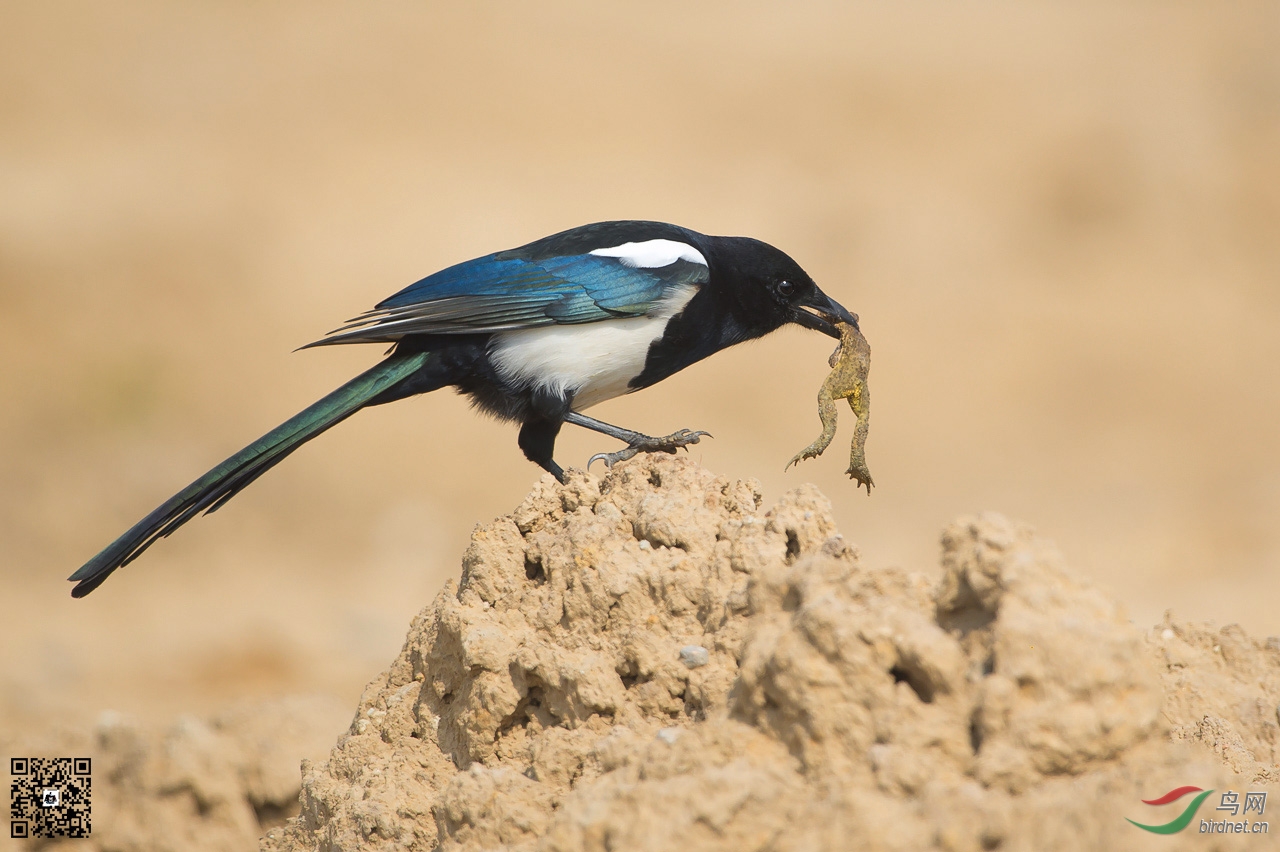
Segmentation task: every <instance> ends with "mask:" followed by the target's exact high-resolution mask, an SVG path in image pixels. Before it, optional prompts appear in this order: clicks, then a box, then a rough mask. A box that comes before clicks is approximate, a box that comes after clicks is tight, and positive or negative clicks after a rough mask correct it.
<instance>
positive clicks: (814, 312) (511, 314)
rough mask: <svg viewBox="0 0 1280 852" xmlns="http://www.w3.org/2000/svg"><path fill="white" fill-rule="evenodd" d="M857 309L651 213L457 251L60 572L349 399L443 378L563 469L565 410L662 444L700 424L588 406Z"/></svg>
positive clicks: (159, 529) (151, 536)
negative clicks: (332, 386)
mask: <svg viewBox="0 0 1280 852" xmlns="http://www.w3.org/2000/svg"><path fill="white" fill-rule="evenodd" d="M836 322H845V323H848V324H850V325H853V326H857V324H858V318H857V316H856V315H854V314H851V313H850V312H849V311H847V310H845V309H844V308H843V307H841V306H840V305H839V304H838V303H836V302H835V301H834V300H832V299H831V298H829V297H828V296H827V295H826V294H824V293H823V292H822V291H821V290H819V289H818V286H817V285H816V284H814V282H813V279H812V278H810V277H809V276H808V274H806V273H805V271H804V270H803V269H801V268H800V266H799V264H797V263H796V262H795V261H794V260H792V259H791V258H790V257H788V256H787V255H786V254H784V253H783V252H781V251H779V250H778V249H776V248H774V247H773V246H771V245H769V244H767V243H763V242H761V241H759V240H754V239H750V238H748V237H712V236H707V235H705V234H700V233H698V232H696V231H691V230H689V229H688V228H681V227H679V226H677V225H668V224H665V223H662V222H645V221H618V222H598V223H596V224H591V225H583V226H581V227H578V228H572V229H570V230H568V231H563V232H561V233H558V234H553V235H551V236H549V237H545V238H543V239H540V240H536V241H534V242H532V243H529V244H528V245H525V246H521V247H520V248H515V249H510V250H507V251H500V252H497V253H496V254H490V255H485V256H484V257H479V258H476V259H474V260H469V261H466V262H464V263H459V264H457V265H455V266H451V267H449V268H447V269H444V270H441V271H440V272H437V273H435V274H434V275H429V276H427V277H426V278H423V279H422V280H421V281H418V282H417V283H415V284H411V285H409V286H408V287H406V288H405V289H403V290H401V291H400V292H398V293H396V294H395V295H393V296H391V297H389V298H387V299H385V300H383V301H382V302H380V303H379V304H378V305H377V306H376V307H374V308H373V310H371V311H368V312H366V313H364V314H362V315H360V316H359V317H356V318H355V319H353V320H350V321H349V322H348V323H347V324H346V325H344V326H342V327H341V328H339V329H337V330H335V331H332V332H330V333H329V334H328V335H327V336H326V337H324V338H322V339H321V340H317V341H316V342H314V343H310V344H307V346H304V347H302V348H304V349H306V348H310V347H312V346H330V345H334V344H340V343H384V344H385V343H390V344H392V346H391V349H390V350H389V352H388V355H387V357H386V358H384V359H383V360H382V361H381V362H380V363H378V364H377V365H375V366H374V367H373V368H371V369H369V370H367V371H366V372H364V373H362V374H360V375H359V376H356V377H355V378H354V379H352V380H351V381H349V382H347V383H346V384H345V385H343V386H342V387H340V388H338V389H337V390H335V391H334V392H333V393H331V394H329V395H328V396H326V397H324V398H323V399H321V400H320V401H319V402H316V403H315V404H314V405H312V406H311V407H309V408H307V409H305V410H303V411H302V412H301V413H299V414H297V415H296V416H295V417H293V418H292V419H290V420H287V421H285V422H284V423H283V424H281V425H280V426H278V427H277V428H276V429H274V430H273V431H271V432H268V433H267V434H266V435H264V436H263V437H261V438H259V439H258V440H257V441H255V442H253V443H252V444H250V445H249V446H247V447H245V448H244V449H243V450H241V451H240V452H238V453H236V454H235V455H233V456H231V458H229V459H227V460H226V461H224V462H222V464H220V465H218V466H217V467H215V468H213V470H211V471H209V472H208V473H206V474H205V475H204V476H202V477H200V478H199V479H197V480H196V481H195V482H193V483H191V484H190V485H188V486H187V487H186V488H184V489H183V490H182V491H180V492H178V493H177V494H175V495H174V496H173V497H171V498H170V499H169V500H168V501H166V502H165V503H164V504H163V505H161V506H160V507H159V508H157V509H156V510H155V511H154V512H152V513H151V514H149V515H147V516H146V517H145V518H143V519H142V520H141V521H139V522H138V523H137V524H135V525H134V526H133V527H132V528H131V529H129V530H128V531H126V532H125V533H124V534H123V535H121V536H120V537H119V538H118V539H116V540H115V541H114V542H112V543H111V544H110V545H108V546H107V547H106V548H105V549H104V550H103V551H102V552H101V553H99V554H98V555H97V556H95V557H93V558H92V559H90V560H89V561H88V562H86V563H85V564H84V566H83V567H81V568H80V570H78V571H76V572H75V573H74V574H72V575H71V577H70V578H69V579H70V580H71V581H72V582H74V583H76V586H75V587H74V588H73V589H72V592H71V594H72V596H73V597H77V598H79V597H84V596H85V595H87V594H89V592H91V591H93V590H94V589H96V588H97V587H98V586H99V585H101V584H102V582H103V581H104V580H106V578H107V577H108V576H109V575H110V574H111V572H112V571H114V570H116V569H117V568H119V567H121V566H123V565H127V564H128V563H129V562H131V561H133V560H134V559H136V558H137V557H138V556H139V555H140V554H141V553H142V552H143V551H144V550H146V549H147V548H148V547H150V546H151V545H152V544H153V543H154V542H155V541H156V539H158V538H161V537H164V536H168V535H169V534H171V533H172V532H173V531H174V530H176V529H178V527H180V526H182V525H183V524H185V523H186V522H187V521H189V520H191V518H192V517H194V516H195V515H196V514H197V513H199V512H201V511H205V512H213V511H215V510H217V509H218V508H219V507H221V506H222V504H224V503H226V502H227V501H228V500H230V499H231V498H232V497H234V496H235V495H236V494H237V493H239V492H240V491H241V490H242V489H243V488H244V487H245V486H247V485H248V484H249V483H251V482H253V481H254V480H255V479H257V478H258V477H259V476H261V475H262V474H264V473H266V472H267V471H268V470H270V469H271V468H272V467H274V466H275V465H276V464H278V463H279V462H280V461H282V460H283V459H284V458H285V456H287V455H289V453H291V452H293V451H294V450H296V449H298V447H300V446H302V445H303V444H305V443H306V442H307V441H310V440H311V439H312V438H314V437H316V436H317V435H319V434H320V433H321V432H324V431H325V430H326V429H329V428H330V427H332V426H335V425H337V424H338V423H340V422H342V421H343V420H345V419H347V418H348V417H350V416H351V415H353V414H355V413H356V412H357V411H359V410H360V409H362V408H367V407H370V406H374V405H382V404H384V403H388V402H394V401H396V400H399V399H404V398H406V397H410V396H414V395H416V394H420V393H427V392H429V391H434V390H439V389H440V388H443V387H448V386H452V387H454V388H456V389H457V390H458V392H460V393H463V394H466V395H468V396H469V397H470V398H471V400H472V402H473V403H474V405H475V406H476V407H477V408H479V409H480V410H481V411H483V412H486V413H488V414H490V415H493V416H495V417H497V418H499V419H501V420H508V421H513V422H516V423H519V424H520V433H519V438H518V439H517V441H518V443H519V446H520V449H521V450H523V451H524V454H525V456H526V457H527V458H528V459H529V460H530V461H532V462H535V463H537V464H538V465H541V466H542V467H543V468H544V469H545V470H547V471H549V472H550V473H551V474H553V475H554V476H555V477H556V478H557V479H559V480H560V481H561V482H564V481H565V472H564V469H563V468H562V467H560V465H558V464H556V462H555V460H554V459H553V458H552V455H553V450H554V449H555V442H556V436H557V435H558V434H559V432H560V427H561V426H563V425H564V424H565V423H572V424H573V425H575V426H582V427H585V428H587V429H593V430H595V431H596V432H600V433H602V434H604V435H608V436H609V437H611V438H616V439H618V440H621V441H623V442H625V443H626V445H627V446H626V448H624V449H622V450H620V451H618V452H614V453H601V454H599V455H597V456H593V457H592V458H591V459H590V460H589V461H588V462H587V466H588V467H590V465H591V463H592V462H594V461H596V460H597V459H599V460H603V461H604V463H605V465H606V466H612V465H613V464H614V463H616V462H618V461H621V460H624V459H627V458H630V457H632V456H634V455H635V454H636V453H640V452H675V451H676V450H677V449H679V448H680V447H687V446H688V445H689V444H696V443H697V442H698V441H699V440H700V439H701V438H702V437H704V436H707V433H706V432H701V431H695V430H690V429H681V430H679V431H677V432H674V433H672V434H670V435H666V436H663V437H660V438H653V437H650V436H648V435H644V434H641V433H640V432H635V431H632V430H630V429H623V428H620V427H618V426H613V425H610V424H608V423H604V422H601V421H599V420H596V419H594V418H592V417H588V416H587V415H585V414H583V413H582V412H583V411H584V410H585V409H587V408H590V407H591V406H593V405H595V404H597V403H600V402H604V401H605V400H607V399H612V398H614V397H616V396H621V395H623V394H627V393H631V392H632V391H637V390H640V389H641V388H646V387H649V386H650V385H653V384H655V383H657V382H660V381H662V380H663V379H665V378H667V377H668V376H670V375H672V374H673V373H676V372H678V371H680V370H683V369H684V368H685V367H688V366H689V365H690V364H693V363H695V362H696V361H700V360H702V359H703V358H706V357H707V356H708V355H712V354H714V353H716V352H719V351H720V350H721V349H724V348H725V347H727V346H732V345H734V344H735V343H742V342H744V341H747V340H753V339H755V338H758V337H761V336H763V335H765V334H768V333H769V332H771V331H774V330H775V329H778V328H780V327H781V326H783V325H785V324H787V323H797V324H799V325H801V326H804V327H806V328H811V329H815V330H817V331H821V332H823V333H824V334H827V335H829V336H831V337H834V338H837V339H838V338H839V337H840V333H839V331H838V330H837V329H836V327H835V323H836Z"/></svg>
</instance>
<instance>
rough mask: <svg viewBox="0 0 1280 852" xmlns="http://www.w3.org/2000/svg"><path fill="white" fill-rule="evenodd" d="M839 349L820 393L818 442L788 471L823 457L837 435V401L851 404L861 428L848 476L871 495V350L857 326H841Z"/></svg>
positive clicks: (857, 429) (798, 456) (857, 431)
mask: <svg viewBox="0 0 1280 852" xmlns="http://www.w3.org/2000/svg"><path fill="white" fill-rule="evenodd" d="M836 327H837V328H839V329H840V346H839V347H838V348H837V349H836V351H835V352H832V353H831V359H830V361H829V363H830V364H831V367H832V370H831V374H830V375H828V376H827V379H826V381H824V382H823V383H822V389H821V390H819V391H818V417H820V418H821V419H822V434H821V435H819V436H818V440H816V441H814V442H813V443H812V444H810V445H809V446H807V447H805V448H804V449H803V450H801V451H800V452H798V453H796V456H795V458H793V459H792V460H791V461H790V462H789V463H788V464H787V467H791V465H793V464H796V463H797V462H800V461H803V460H805V459H811V458H815V457H817V456H820V455H822V452H823V450H825V449H826V448H827V447H828V445H830V444H831V439H832V438H834V437H835V435H836V400H837V399H847V400H849V407H850V408H852V409H853V413H854V414H855V415H857V418H858V424H857V426H855V427H854V430H853V443H852V445H851V446H850V447H849V469H848V470H847V471H845V473H847V474H849V477H850V478H851V479H853V480H855V481H856V482H857V483H858V485H865V486H867V494H870V493H871V486H872V485H874V484H875V483H873V482H872V481H871V473H870V472H869V471H868V470H867V460H866V458H865V456H864V455H863V446H864V445H865V444H866V442H867V429H868V426H869V424H870V420H871V393H870V391H868V390H867V373H869V372H870V371H871V346H870V344H868V343H867V339H866V338H865V337H863V336H862V332H861V331H859V330H858V329H857V328H856V327H855V326H852V325H847V324H845V323H838V324H837V326H836Z"/></svg>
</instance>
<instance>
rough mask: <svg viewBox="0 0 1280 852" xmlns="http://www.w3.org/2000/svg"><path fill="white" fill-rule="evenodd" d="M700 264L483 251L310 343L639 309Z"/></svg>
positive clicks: (570, 319) (571, 320)
mask: <svg viewBox="0 0 1280 852" xmlns="http://www.w3.org/2000/svg"><path fill="white" fill-rule="evenodd" d="M706 275H707V269H706V267H705V266H702V265H700V264H695V263H689V262H687V261H677V262H675V263H673V264H670V265H669V266H665V267H660V268H636V267H631V266H627V265H625V264H624V263H622V262H621V261H620V260H619V259H617V258H614V257H599V256H596V255H591V254H576V255H567V256H560V257H542V258H539V259H538V260H530V259H526V258H520V257H511V256H510V255H506V256H502V255H487V256H485V257H479V258H476V259H475V260H469V261H466V262H465V263H459V264H457V265H455V266H450V267H449V268H447V269H442V270H440V271H439V272H437V273H435V274H434V275H429V276H427V277H426V278H423V279H422V280H421V281H417V282H415V283H413V284H411V285H409V286H408V287H406V288H404V289H403V290H401V291H400V292H398V293H395V294H394V295H392V296H389V297H388V298H386V299H383V300H382V301H381V302H379V303H378V305H377V307H375V308H374V309H373V310H372V311H369V312H368V313H366V314H363V315H362V316H360V317H357V318H356V319H354V320H352V321H351V322H349V323H348V324H347V325H345V326H343V327H342V328H340V329H338V330H336V331H335V332H332V333H331V335H330V336H329V337H326V338H325V339H323V340H319V341H317V342H316V343H313V344H310V345H312V346H319V345H325V344H330V343H363V342H373V341H382V342H386V341H394V340H399V339H400V338H402V337H404V336H405V335H409V334H462V333H468V332H484V331H496V330H505V329H513V328H536V327H538V326H546V325H554V324H576V323H587V322H598V321H600V320H606V319H611V318H615V317H629V316H643V315H644V314H646V313H648V312H649V311H651V310H652V309H653V308H654V306H655V305H656V304H657V303H658V302H659V301H661V299H662V297H663V296H664V295H665V294H666V293H667V292H668V291H669V290H670V288H672V287H674V286H679V285H687V284H694V285H696V284H701V283H703V282H705V281H706Z"/></svg>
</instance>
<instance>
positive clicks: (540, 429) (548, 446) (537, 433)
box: [516, 420, 565, 484]
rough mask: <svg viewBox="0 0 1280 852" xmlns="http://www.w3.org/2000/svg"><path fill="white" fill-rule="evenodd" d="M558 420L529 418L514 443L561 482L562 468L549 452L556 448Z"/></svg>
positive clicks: (531, 459) (562, 478)
mask: <svg viewBox="0 0 1280 852" xmlns="http://www.w3.org/2000/svg"><path fill="white" fill-rule="evenodd" d="M560 425H561V424H560V421H558V420H530V421H528V422H527V423H525V424H524V425H523V426H521V427H520V437H518V438H517V439H516V443H518V444H519V445H520V449H521V450H523V451H524V457H525V458H527V459H528V460H529V461H531V462H534V463H535V464H538V465H540V466H541V467H542V469H543V470H545V471H547V472H548V473H550V474H551V475H552V476H554V477H555V478H556V479H558V480H560V482H561V484H563V483H564V481H565V474H564V468H562V467H561V466H560V465H558V464H556V462H555V459H553V458H551V454H552V453H554V452H555V449H556V435H559V434H560Z"/></svg>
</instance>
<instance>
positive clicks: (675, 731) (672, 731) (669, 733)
mask: <svg viewBox="0 0 1280 852" xmlns="http://www.w3.org/2000/svg"><path fill="white" fill-rule="evenodd" d="M683 733H684V731H683V730H682V729H681V728H662V729H660V730H659V731H658V733H657V735H656V736H657V737H658V739H660V740H662V741H663V742H664V743H666V744H667V745H675V743H676V740H678V739H680V735H681V734H683Z"/></svg>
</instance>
